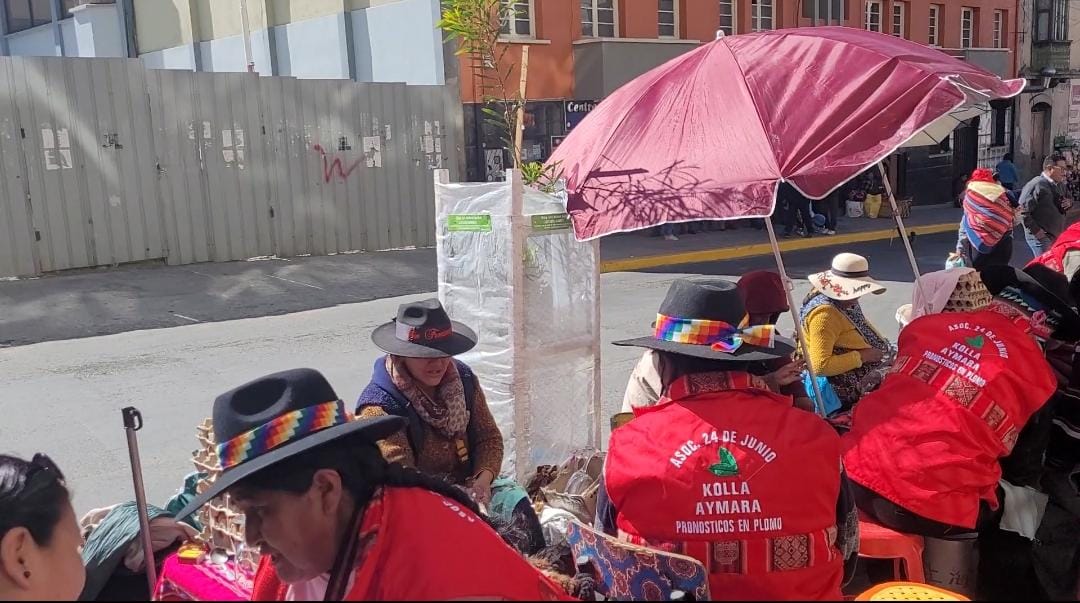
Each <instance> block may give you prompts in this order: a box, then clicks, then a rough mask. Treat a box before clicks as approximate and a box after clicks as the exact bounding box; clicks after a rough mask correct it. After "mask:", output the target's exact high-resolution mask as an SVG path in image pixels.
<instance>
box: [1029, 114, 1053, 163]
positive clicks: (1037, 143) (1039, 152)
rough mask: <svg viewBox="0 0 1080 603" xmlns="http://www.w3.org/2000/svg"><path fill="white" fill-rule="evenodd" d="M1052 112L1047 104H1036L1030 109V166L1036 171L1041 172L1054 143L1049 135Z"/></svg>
mask: <svg viewBox="0 0 1080 603" xmlns="http://www.w3.org/2000/svg"><path fill="white" fill-rule="evenodd" d="M1053 110H1054V109H1053V107H1051V106H1050V104H1049V103H1038V104H1036V105H1035V106H1034V107H1032V108H1031V165H1032V168H1033V169H1035V170H1036V171H1039V170H1042V165H1043V161H1044V160H1045V159H1046V156H1047V155H1049V154H1050V152H1051V148H1052V145H1053V142H1054V141H1053V138H1052V137H1051V134H1050V125H1051V124H1052V123H1053V119H1052V117H1053Z"/></svg>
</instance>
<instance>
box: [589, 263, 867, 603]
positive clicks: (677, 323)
mask: <svg viewBox="0 0 1080 603" xmlns="http://www.w3.org/2000/svg"><path fill="white" fill-rule="evenodd" d="M745 319H746V310H745V308H744V305H743V302H742V299H741V298H740V295H739V292H738V290H737V289H736V286H735V285H734V284H733V283H729V282H727V281H721V280H689V279H680V280H677V281H675V282H674V283H672V285H671V288H670V289H669V290H668V294H667V297H666V299H665V300H664V302H663V304H662V305H661V306H660V310H659V313H658V315H657V317H656V321H655V326H654V330H653V334H652V335H651V336H648V337H641V338H638V339H634V340H630V341H622V342H617V343H616V345H625V346H635V347H643V348H647V349H650V350H656V351H659V352H661V353H665V354H672V355H679V356H685V357H687V358H688V361H686V362H682V363H680V364H679V366H680V370H679V371H674V372H672V373H670V374H666V375H665V376H664V383H663V384H662V391H663V397H662V399H661V400H660V403H659V404H658V405H657V406H653V407H650V408H645V409H638V410H635V415H636V416H635V418H634V419H633V420H631V421H630V422H628V423H626V424H625V425H623V426H621V427H618V428H616V429H615V430H614V431H612V433H611V441H610V442H609V444H608V455H607V460H606V466H605V468H604V487H603V488H602V494H601V496H600V500H599V502H598V505H597V511H598V514H599V515H600V518H601V520H602V523H604V528H605V530H606V531H609V532H616V531H617V533H618V535H619V536H621V537H623V538H625V539H627V540H629V541H631V542H634V543H637V544H642V545H646V546H654V547H662V548H665V549H667V550H674V551H677V552H680V553H682V554H686V555H689V556H692V557H694V558H697V559H699V560H700V561H701V562H702V563H703V564H704V565H705V567H706V568H708V570H709V573H710V575H709V583H710V587H711V591H712V596H713V598H714V599H716V600H771V601H783V600H838V599H840V598H841V591H840V588H841V585H842V583H843V581H844V577H845V575H848V576H850V572H851V570H853V569H854V562H855V559H856V557H857V549H858V518H857V515H856V514H855V512H854V511H855V509H854V504H853V501H852V500H851V497H850V495H849V493H848V492H847V489H846V487H845V484H844V481H845V480H844V477H843V474H842V469H841V465H840V438H839V436H837V434H836V432H835V431H833V429H832V428H831V427H829V426H828V424H827V423H825V422H824V421H822V420H821V419H820V418H818V417H817V416H816V415H814V414H813V413H809V412H806V411H803V410H799V409H797V408H795V406H794V401H793V399H792V398H791V396H783V395H780V394H776V393H773V392H771V391H769V389H768V387H767V385H766V384H765V382H764V380H762V379H761V378H760V376H759V375H761V374H764V373H766V372H768V370H769V367H768V363H769V362H771V361H774V360H777V359H781V358H787V357H790V356H791V353H792V352H793V351H794V345H793V342H791V341H789V340H785V339H783V338H781V337H777V336H776V335H775V333H774V328H773V327H772V326H771V325H767V326H748V325H747V324H746V322H745ZM610 519H613V523H614V525H608V521H609V520H610Z"/></svg>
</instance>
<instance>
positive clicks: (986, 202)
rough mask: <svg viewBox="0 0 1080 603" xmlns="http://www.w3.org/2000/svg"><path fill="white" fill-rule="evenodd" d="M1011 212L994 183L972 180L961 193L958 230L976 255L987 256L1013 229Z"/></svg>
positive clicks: (1005, 199)
mask: <svg viewBox="0 0 1080 603" xmlns="http://www.w3.org/2000/svg"><path fill="white" fill-rule="evenodd" d="M1013 219H1014V210H1013V208H1012V206H1010V205H1009V198H1008V196H1006V194H1005V189H1004V188H1003V187H1002V186H1001V185H1000V184H998V183H996V182H981V181H974V180H973V181H972V182H970V183H968V186H967V190H966V191H965V192H964V219H963V221H962V222H961V228H962V229H963V231H964V234H966V235H967V238H968V240H969V241H971V245H972V247H974V248H975V249H977V250H978V251H979V253H989V252H990V251H991V250H992V249H993V248H994V246H995V245H997V244H998V243H999V242H1001V239H1003V238H1004V237H1005V235H1006V234H1008V233H1009V232H1010V231H1011V230H1012V228H1013Z"/></svg>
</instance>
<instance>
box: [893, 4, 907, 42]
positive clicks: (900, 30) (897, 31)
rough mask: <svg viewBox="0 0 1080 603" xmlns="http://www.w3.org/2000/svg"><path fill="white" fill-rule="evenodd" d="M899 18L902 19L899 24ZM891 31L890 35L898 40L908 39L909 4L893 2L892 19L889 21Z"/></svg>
mask: <svg viewBox="0 0 1080 603" xmlns="http://www.w3.org/2000/svg"><path fill="white" fill-rule="evenodd" d="M898 9H899V10H898ZM897 17H900V22H899V23H897V21H896V18H897ZM898 26H899V27H898ZM889 30H890V31H889V33H891V34H892V35H894V36H896V37H898V38H906V37H907V2H900V1H899V0H893V3H892V18H891V19H890V21H889Z"/></svg>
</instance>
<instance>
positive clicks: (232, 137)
mask: <svg viewBox="0 0 1080 603" xmlns="http://www.w3.org/2000/svg"><path fill="white" fill-rule="evenodd" d="M460 106H461V105H460V101H459V100H458V99H457V98H456V97H455V95H454V94H453V92H452V89H450V88H447V87H442V86H406V85H405V84H358V83H355V82H351V81H340V80H330V81H323V80H296V79H293V78H283V77H272V78H261V77H259V76H257V75H254V74H246V73H192V72H186V71H163V70H147V69H145V68H144V67H143V66H142V63H141V62H139V61H137V60H128V59H62V58H43V57H10V58H9V57H4V58H0V179H2V181H0V276H12V275H15V276H22V275H32V274H38V273H41V272H51V271H57V270H66V269H72V268H83V267H92V266H107V265H115V264H122V263H127V262H136V261H142V260H152V259H159V258H160V259H165V260H166V261H168V262H169V263H170V264H187V263H193V262H205V261H227V260H241V259H246V258H250V257H256V256H266V255H280V256H294V255H302V254H315V255H321V254H329V253H339V252H344V251H353V250H376V249H391V248H398V247H407V246H427V245H432V244H434V230H435V228H434V198H433V197H434V192H433V189H432V187H431V181H432V176H431V171H432V170H433V169H436V168H441V167H447V168H451V169H452V170H454V171H457V168H458V165H459V162H458V159H459V153H460V151H459V150H458V149H459V148H460V144H461V141H460V140H459V137H460ZM455 176H457V175H456V174H455Z"/></svg>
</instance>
